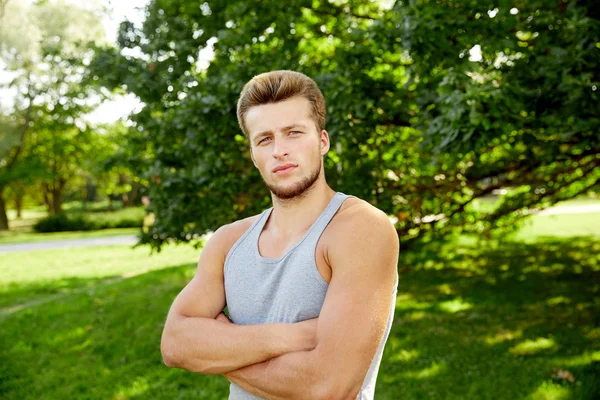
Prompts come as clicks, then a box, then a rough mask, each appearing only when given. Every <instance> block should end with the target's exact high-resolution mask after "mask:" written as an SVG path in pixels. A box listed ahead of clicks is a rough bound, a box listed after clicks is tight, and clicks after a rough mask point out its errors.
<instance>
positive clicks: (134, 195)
mask: <svg viewBox="0 0 600 400" xmlns="http://www.w3.org/2000/svg"><path fill="white" fill-rule="evenodd" d="M140 187H141V185H140V183H139V182H137V181H133V182H131V192H129V205H130V206H136V205H138V203H139V199H138V197H139V194H140Z"/></svg>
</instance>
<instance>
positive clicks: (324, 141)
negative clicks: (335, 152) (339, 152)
mask: <svg viewBox="0 0 600 400" xmlns="http://www.w3.org/2000/svg"><path fill="white" fill-rule="evenodd" d="M330 146H331V144H330V142H329V133H327V131H326V130H325V129H323V130H322V131H321V155H322V156H324V155H325V154H327V152H328V151H329V148H330Z"/></svg>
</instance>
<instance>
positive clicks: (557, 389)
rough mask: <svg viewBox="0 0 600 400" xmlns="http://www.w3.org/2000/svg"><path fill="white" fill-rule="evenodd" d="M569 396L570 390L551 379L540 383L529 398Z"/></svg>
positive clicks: (559, 399)
mask: <svg viewBox="0 0 600 400" xmlns="http://www.w3.org/2000/svg"><path fill="white" fill-rule="evenodd" d="M570 398H571V392H570V390H569V389H568V388H566V387H564V386H561V385H559V384H557V383H554V382H552V381H545V382H544V383H542V384H541V385H540V386H539V387H538V388H537V390H536V391H535V393H533V395H532V396H531V400H567V399H570Z"/></svg>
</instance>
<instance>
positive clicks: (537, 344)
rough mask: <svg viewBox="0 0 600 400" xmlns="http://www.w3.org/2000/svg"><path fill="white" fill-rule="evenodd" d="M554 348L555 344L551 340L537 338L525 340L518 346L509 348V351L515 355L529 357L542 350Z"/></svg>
mask: <svg viewBox="0 0 600 400" xmlns="http://www.w3.org/2000/svg"><path fill="white" fill-rule="evenodd" d="M555 347H556V342H555V341H554V339H552V338H550V339H549V338H543V337H542V338H537V339H535V340H526V341H524V342H521V343H519V344H518V345H516V346H514V347H511V349H510V350H509V351H510V352H511V353H512V354H515V355H531V354H535V353H539V352H541V351H544V350H548V349H552V348H555Z"/></svg>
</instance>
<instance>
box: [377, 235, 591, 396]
mask: <svg viewBox="0 0 600 400" xmlns="http://www.w3.org/2000/svg"><path fill="white" fill-rule="evenodd" d="M399 271H400V284H399V290H398V299H397V307H396V315H395V324H394V327H393V330H392V332H391V334H390V339H389V342H388V346H387V347H386V353H385V355H384V360H383V364H382V368H381V372H380V376H379V383H378V391H377V393H378V395H377V397H378V398H389V399H395V398H403V399H421V398H428V399H429V398H439V399H515V398H516V399H522V398H533V399H569V398H572V399H597V398H599V396H600V385H599V384H598V382H600V343H599V341H598V339H599V338H600V328H599V322H600V296H599V295H600V290H599V289H600V243H599V242H598V240H597V238H576V239H573V238H571V239H569V240H556V239H551V238H544V239H543V240H541V241H539V242H536V243H531V244H523V243H517V242H488V243H487V244H485V243H473V244H472V245H470V246H469V245H458V244H456V243H442V242H437V243H435V242H432V243H429V244H424V245H421V246H420V247H418V248H417V247H415V248H413V249H411V251H409V252H407V253H404V254H402V255H401V259H400V266H399Z"/></svg>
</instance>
